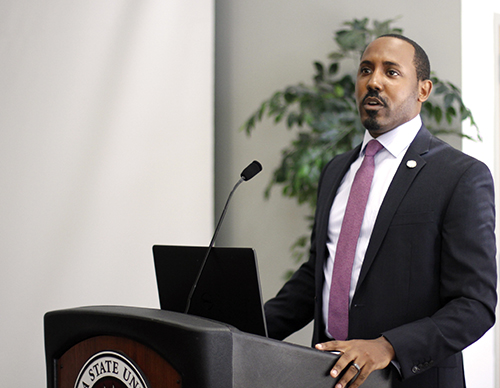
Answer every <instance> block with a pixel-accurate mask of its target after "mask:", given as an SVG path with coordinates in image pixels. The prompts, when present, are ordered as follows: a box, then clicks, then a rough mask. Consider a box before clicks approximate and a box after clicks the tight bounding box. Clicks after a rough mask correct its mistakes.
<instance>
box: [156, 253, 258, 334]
mask: <svg viewBox="0 0 500 388" xmlns="http://www.w3.org/2000/svg"><path fill="white" fill-rule="evenodd" d="M207 249H208V248H207V247H193V246H173V245H155V246H153V258H154V263H155V271H156V281H157V284H158V294H159V297H160V307H161V309H162V310H169V311H176V312H180V313H183V312H185V310H186V306H187V303H188V296H189V293H190V292H191V289H192V287H193V284H194V282H195V279H196V277H197V275H198V272H199V270H200V267H201V264H202V262H203V259H204V258H205V255H206V253H207ZM188 314H192V315H196V316H199V317H202V318H208V319H213V320H216V321H219V322H223V323H227V324H229V325H232V326H234V327H236V328H237V329H239V330H240V331H243V332H246V333H251V334H257V335H261V336H265V337H267V326H266V321H265V316H264V308H263V305H262V293H261V288H260V281H259V271H258V267H257V258H256V255H255V251H254V250H253V249H251V248H222V247H214V248H212V250H211V252H210V255H209V257H208V259H207V263H206V264H205V268H204V270H203V272H202V274H201V277H200V279H199V282H198V285H197V287H196V290H195V292H194V294H193V297H192V299H191V304H190V307H189V312H188Z"/></svg>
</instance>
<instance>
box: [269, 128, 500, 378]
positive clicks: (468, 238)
mask: <svg viewBox="0 0 500 388" xmlns="http://www.w3.org/2000/svg"><path fill="white" fill-rule="evenodd" d="M359 152H360V147H357V148H356V149H354V150H352V151H350V152H348V153H345V154H342V155H339V156H337V157H335V158H334V159H333V160H332V161H331V162H330V163H329V164H328V165H327V166H326V168H325V169H324V171H323V173H322V177H321V180H320V184H319V189H318V205H317V210H316V218H315V225H314V229H313V233H312V239H311V255H310V259H309V261H308V262H307V263H305V264H304V265H302V266H301V268H300V269H299V270H298V271H297V272H296V273H295V274H294V275H293V277H292V278H291V280H290V281H288V282H287V283H286V284H285V286H284V287H283V288H282V290H281V291H280V292H279V293H278V295H277V296H276V297H275V298H273V299H271V300H270V301H269V302H267V303H266V306H265V311H266V318H267V321H268V329H269V333H270V336H271V337H273V338H277V339H283V338H285V337H287V336H288V335H290V334H291V333H293V332H295V331H297V330H298V329H300V328H301V327H303V326H304V325H306V324H307V323H308V322H310V321H311V319H313V318H314V320H315V325H314V338H313V344H314V343H318V342H323V341H326V340H327V338H326V337H325V335H324V323H323V318H322V313H321V311H322V303H323V301H322V287H323V278H324V275H323V267H324V262H325V259H326V257H327V255H328V252H327V249H326V239H327V229H328V218H329V213H330V208H331V205H332V202H333V199H334V196H335V194H336V192H337V189H338V187H339V185H340V183H341V181H342V178H343V176H344V175H345V173H346V172H347V170H348V169H349V167H350V165H351V163H352V162H353V161H354V160H356V158H357V157H358V155H359ZM409 160H413V161H415V162H416V167H414V168H410V167H408V166H407V161H409ZM410 165H411V164H410ZM494 223H495V214H494V194H493V182H492V178H491V174H490V172H489V170H488V168H487V167H486V166H485V165H484V164H483V163H481V162H479V161H477V160H475V159H473V158H471V157H469V156H467V155H465V154H463V153H462V152H460V151H457V150H455V149H454V148H452V147H450V146H449V145H447V144H446V143H444V142H442V141H441V140H439V139H437V138H435V137H433V136H432V135H431V134H430V133H429V132H428V131H427V129H426V128H425V127H422V129H421V130H420V131H419V133H418V134H417V136H416V138H415V139H414V141H413V142H412V144H411V145H410V147H409V149H408V151H407V153H406V155H405V157H404V158H403V161H402V163H401V165H400V166H399V168H398V170H397V172H396V175H395V176H394V179H393V181H392V183H391V185H390V187H389V190H388V192H387V194H386V196H385V198H384V201H383V203H382V206H381V208H380V211H379V214H378V217H377V220H376V222H375V227H374V229H373V233H372V236H371V239H370V243H369V245H368V249H367V252H366V256H365V259H364V262H363V266H362V269H361V274H360V277H359V281H358V284H357V288H356V292H355V294H354V297H353V300H352V304H351V309H350V313H349V318H350V319H349V338H350V339H372V338H376V337H379V336H380V335H384V336H385V337H386V338H387V339H388V340H389V341H390V343H391V344H392V346H393V347H394V349H395V351H396V356H397V361H398V362H399V363H400V366H401V377H402V381H399V380H396V379H395V381H394V383H393V385H394V386H395V387H399V386H401V387H419V388H431V387H441V388H442V387H449V388H460V387H462V386H464V378H463V365H462V355H461V350H462V349H464V348H465V347H467V346H468V345H469V344H471V343H473V342H474V341H476V340H477V339H478V338H480V337H481V336H482V335H483V334H484V333H485V332H486V331H487V330H488V329H489V328H490V327H491V326H492V325H493V323H494V321H495V316H494V311H495V305H496V262H495V254H496V248H495V236H494ZM395 375H398V376H399V374H395Z"/></svg>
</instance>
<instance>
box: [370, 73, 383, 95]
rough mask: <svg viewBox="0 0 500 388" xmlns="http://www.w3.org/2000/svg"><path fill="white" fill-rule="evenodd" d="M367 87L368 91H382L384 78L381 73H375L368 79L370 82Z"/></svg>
mask: <svg viewBox="0 0 500 388" xmlns="http://www.w3.org/2000/svg"><path fill="white" fill-rule="evenodd" d="M366 87H367V88H368V89H373V90H378V91H380V90H382V89H383V82H382V76H381V74H380V73H379V72H377V71H374V72H373V73H372V74H371V75H370V77H369V78H368V82H367V84H366Z"/></svg>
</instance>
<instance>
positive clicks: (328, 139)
mask: <svg viewBox="0 0 500 388" xmlns="http://www.w3.org/2000/svg"><path fill="white" fill-rule="evenodd" d="M393 22H394V19H390V20H386V21H383V22H378V21H376V20H374V21H373V22H372V23H371V24H372V26H371V27H370V21H369V19H368V18H365V19H362V20H358V19H354V20H352V21H347V22H345V23H344V24H343V25H344V28H342V29H340V30H338V31H336V32H335V38H334V40H335V42H336V44H337V46H338V49H337V50H336V51H333V52H332V53H331V54H330V55H329V56H328V62H327V63H326V64H325V63H322V62H319V61H315V62H314V75H313V77H312V84H310V85H305V84H302V83H299V84H297V85H292V86H287V87H285V88H284V89H282V90H279V91H277V92H275V93H274V94H273V95H272V96H271V97H270V98H268V99H266V100H265V101H264V102H262V104H261V105H260V107H259V108H258V109H257V110H256V111H255V112H254V113H253V114H252V115H251V116H250V117H249V118H248V119H247V120H246V121H245V123H244V124H243V125H242V127H241V128H242V130H244V131H245V132H246V133H247V134H248V135H250V134H251V132H252V131H253V130H254V129H255V128H256V126H257V123H258V122H260V121H261V120H263V119H264V118H265V117H266V116H267V117H271V118H273V119H274V121H275V123H279V122H281V121H285V122H286V126H287V128H288V129H290V130H296V137H295V138H294V139H293V140H292V142H291V144H289V145H288V146H287V147H286V148H285V149H284V150H283V151H282V155H281V162H280V165H279V166H278V167H277V168H275V170H274V171H273V175H272V178H271V181H270V182H269V184H268V185H267V188H266V190H265V196H266V198H268V197H269V195H270V192H271V189H272V187H274V186H275V185H281V186H282V194H283V195H284V196H286V197H290V198H294V199H296V200H297V202H298V203H299V204H300V205H303V204H307V206H309V208H310V211H311V212H310V215H309V216H308V219H309V220H310V223H312V219H313V215H314V209H315V208H316V190H317V185H318V181H319V177H320V173H321V171H322V170H323V167H324V166H325V165H326V163H328V162H329V161H330V160H331V159H332V158H333V157H334V156H335V155H337V154H340V153H343V152H346V151H348V150H350V149H352V148H353V147H355V146H356V145H357V144H359V143H360V142H361V141H362V139H363V135H364V131H365V129H364V128H363V126H362V124H361V122H360V120H359V117H358V112H357V106H356V100H355V97H354V87H355V79H356V75H355V74H356V70H357V65H358V61H359V58H360V56H361V54H362V52H363V50H364V48H365V47H366V46H367V45H368V43H370V42H371V41H372V40H374V39H375V38H377V37H378V36H380V35H383V34H388V33H396V34H402V33H403V30H402V29H401V28H397V27H392V26H391V24H392V23H393ZM431 79H432V82H433V84H434V89H433V93H432V95H431V98H430V99H429V100H427V101H426V102H425V103H424V104H423V108H422V113H421V115H422V120H423V122H424V123H425V125H426V126H427V128H428V129H429V130H430V131H431V132H432V133H434V134H435V135H440V134H455V135H458V136H465V135H463V134H462V133H461V122H462V121H464V120H470V123H471V125H472V126H474V127H475V128H476V130H477V126H476V123H475V122H474V119H473V116H472V113H471V111H470V110H469V109H468V108H467V107H466V106H465V105H464V103H463V101H462V98H461V92H460V89H459V88H458V87H456V86H455V85H453V84H452V83H451V82H447V81H444V80H441V79H440V78H438V77H437V75H435V74H434V73H433V74H432V77H431ZM477 138H478V139H479V132H477ZM311 227H312V224H311ZM308 240H309V236H300V237H299V238H297V240H296V241H295V242H294V244H293V245H292V255H293V257H294V259H295V260H296V261H297V262H300V261H301V260H302V259H303V258H304V255H305V253H306V252H307V250H308V249H307V248H308V246H307V245H308Z"/></svg>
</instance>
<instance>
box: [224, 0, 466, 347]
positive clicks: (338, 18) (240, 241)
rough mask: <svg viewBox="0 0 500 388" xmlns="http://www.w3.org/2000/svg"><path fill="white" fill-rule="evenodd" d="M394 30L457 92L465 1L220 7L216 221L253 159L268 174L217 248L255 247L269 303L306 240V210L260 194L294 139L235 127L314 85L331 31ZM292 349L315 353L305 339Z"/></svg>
mask: <svg viewBox="0 0 500 388" xmlns="http://www.w3.org/2000/svg"><path fill="white" fill-rule="evenodd" d="M397 16H401V18H400V19H399V20H398V21H397V22H396V23H395V25H397V26H400V27H402V28H403V29H404V32H405V34H406V35H408V36H409V37H412V38H413V39H415V40H416V41H417V42H419V43H420V44H421V45H422V46H423V47H424V49H426V51H427V53H428V55H429V57H430V59H431V65H432V67H433V69H434V70H435V71H436V72H437V74H438V75H440V76H441V77H442V78H445V79H448V80H450V81H452V82H453V83H455V84H456V85H460V80H461V66H460V62H461V51H460V47H461V36H460V1H459V0H446V1H439V2H438V1H431V0H422V1H419V2H413V1H412V2H394V1H388V0H381V1H377V2H366V1H361V0H349V1H348V0H341V1H331V0H330V1H329V0H315V1H303V0H302V1H301V0H253V1H247V0H217V1H216V86H215V106H216V110H215V131H216V139H215V140H216V145H215V152H216V154H215V161H216V164H215V171H216V176H215V190H216V217H218V215H219V214H220V212H221V209H222V206H223V205H224V202H225V199H226V196H227V194H228V193H229V191H230V189H231V187H232V186H233V184H234V183H235V181H236V180H237V179H238V177H239V173H240V171H241V169H242V168H244V167H245V166H246V165H247V164H248V163H249V162H251V161H252V160H253V159H257V160H259V161H261V162H262V164H263V166H264V171H263V172H262V173H261V175H259V176H257V177H256V178H254V180H252V181H251V182H247V183H246V184H245V185H242V186H241V187H240V188H239V191H238V192H237V193H236V194H235V196H234V198H233V200H232V201H233V202H232V203H231V208H230V210H229V212H228V215H227V218H226V220H225V225H224V227H223V229H222V230H221V234H220V236H219V239H218V245H220V246H224V245H227V246H251V247H254V248H255V249H256V251H257V255H258V258H259V266H260V273H261V280H262V288H263V294H264V298H265V299H268V298H270V297H272V296H273V295H274V294H275V293H276V292H277V291H278V290H279V288H280V287H281V285H282V284H283V278H282V276H283V273H284V272H285V270H286V269H288V268H291V267H293V262H292V260H291V259H290V251H289V247H290V245H291V244H292V242H293V241H294V240H295V238H296V237H297V236H298V235H300V234H302V233H304V232H306V231H307V226H306V223H305V222H304V220H303V216H304V215H305V214H307V209H305V208H300V207H298V205H297V204H296V203H295V202H294V201H292V200H288V199H284V198H282V197H281V195H280V189H275V190H273V192H272V196H271V199H270V200H269V201H266V200H264V198H263V191H264V189H265V186H266V185H267V183H268V182H269V180H270V177H271V173H272V170H273V169H274V168H275V167H276V166H277V165H278V162H279V159H280V151H281V149H283V148H284V147H285V146H286V145H288V143H289V140H290V139H291V135H292V134H291V133H290V132H288V131H286V129H285V127H284V126H283V125H280V126H274V125H273V123H272V122H271V121H265V122H263V123H261V124H260V125H259V126H258V128H257V130H256V131H255V132H254V134H253V135H252V136H251V137H250V138H248V137H247V136H246V135H245V134H244V133H242V132H240V131H239V130H238V128H239V127H240V126H241V124H242V123H243V122H244V121H245V119H246V118H247V117H248V116H249V115H250V114H251V113H252V112H253V111H254V110H255V109H256V108H257V107H258V105H259V104H260V103H261V102H262V101H263V100H264V99H266V98H268V97H269V96H270V95H271V94H272V93H273V92H274V91H276V90H278V89H282V88H283V87H284V86H288V85H291V84H295V83H297V82H309V80H310V78H311V75H312V72H313V67H312V62H313V61H314V60H322V61H323V60H326V57H327V54H328V53H330V52H331V51H333V50H334V49H335V46H334V42H333V39H332V38H333V32H334V31H336V30H337V29H339V28H340V27H341V23H342V22H343V21H346V20H351V19H353V18H354V17H356V18H358V19H361V18H364V17H369V18H371V19H377V20H386V19H389V18H394V17H397ZM292 340H293V341H295V342H299V343H303V344H309V342H310V334H309V333H308V332H306V333H304V334H302V335H299V336H295V337H294V338H293V339H292Z"/></svg>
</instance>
